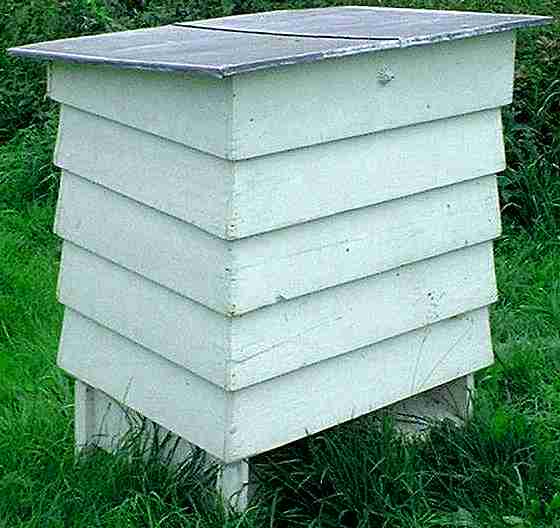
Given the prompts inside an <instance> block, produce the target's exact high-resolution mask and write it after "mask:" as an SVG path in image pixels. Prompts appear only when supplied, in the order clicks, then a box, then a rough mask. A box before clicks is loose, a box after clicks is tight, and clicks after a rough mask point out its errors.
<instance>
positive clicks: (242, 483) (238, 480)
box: [217, 460, 249, 511]
mask: <svg viewBox="0 0 560 528" xmlns="http://www.w3.org/2000/svg"><path fill="white" fill-rule="evenodd" d="M217 485H218V491H219V493H220V494H221V495H222V497H223V499H224V501H225V502H227V503H229V504H230V505H231V506H232V507H233V508H234V509H236V510H237V511H243V510H245V509H246V508H247V503H248V501H249V462H248V461H247V460H240V461H238V462H232V463H231V464H224V465H223V466H222V467H221V469H220V473H219V475H218V483H217Z"/></svg>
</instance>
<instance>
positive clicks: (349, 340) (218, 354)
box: [59, 242, 497, 390]
mask: <svg viewBox="0 0 560 528" xmlns="http://www.w3.org/2000/svg"><path fill="white" fill-rule="evenodd" d="M496 295H497V293H496V284H495V279H494V267H493V258H492V244H491V243H484V244H479V245H476V246H472V247H468V248H465V249H461V250H458V251H454V252H451V253H447V254H444V255H441V256H438V257H434V258H432V259H428V260H424V261H420V262H416V263H413V264H410V265H408V266H404V267H401V268H398V269H395V270H391V271H388V272H385V273H381V274H379V275H375V276H372V277H369V278H367V279H363V280H360V281H354V282H351V283H348V284H345V285H342V286H338V287H336V288H330V289H328V290H324V291H322V292H318V293H315V294H313V295H307V296H304V297H301V298H299V299H294V300H292V301H287V302H283V303H279V304H276V305H274V306H270V307H268V308H263V309H260V310H256V311H254V312H251V313H249V314H246V315H244V316H242V317H238V318H233V319H231V318H228V317H225V316H223V315H221V314H218V313H216V312H214V311H212V310H209V309H207V308H204V307H203V306H202V305H200V304H198V303H196V302H193V301H190V300H189V299H187V298H185V297H181V296H179V295H177V294H175V293H173V292H172V291H170V290H169V289H167V288H163V287H161V286H159V285H157V284H156V283H153V282H151V281H148V280H146V279H144V278H142V277H141V276H140V275H137V274H135V273H131V272H130V271H127V270H125V269H124V268H121V267H120V266H117V265H115V264H112V263H111V262H109V261H107V260H105V259H102V258H100V257H97V256H95V255H94V254H92V253H89V252H87V251H85V250H83V249H80V248H79V247H77V246H74V245H72V244H69V243H68V242H66V243H65V244H64V250H63V259H62V265H61V276H60V282H59V299H60V301H61V302H62V303H63V304H65V305H67V306H69V307H71V308H73V309H75V310H77V311H78V312H80V313H82V314H83V315H85V316H86V317H88V318H90V319H93V320H95V321H97V322H98V323H100V324H102V325H104V326H106V327H108V328H110V329H111V330H113V331H115V332H117V333H119V334H121V335H123V336H125V337H127V338H128V339H131V340H133V341H135V342H137V343H139V344H140V345H143V346H145V347H147V348H149V349H150V350H152V351H153V352H154V353H156V354H160V355H161V356H163V357H165V358H167V359H169V360H170V361H173V362H174V363H176V364H178V365H180V366H183V367H185V368H187V369H189V370H190V371H192V372H194V373H195V374H198V375H199V376H201V377H203V378H205V379H207V380H209V381H211V382H212V383H215V384H217V385H219V386H221V387H224V388H226V389H227V390H238V389H240V388H243V387H246V386H248V385H253V384H256V383H260V382H262V381H265V380H267V379H270V378H273V377H275V376H279V375H282V374H286V373H288V372H291V371H294V370H297V369H299V368H302V367H304V366H307V365H310V364H314V363H318V362H320V361H324V360H325V359H329V358H331V357H334V356H337V355H340V354H343V353H346V352H349V351H351V350H355V349H357V348H361V347H364V346H368V345H371V344H373V343H376V342H378V341H381V340H384V339H387V338H390V337H394V336H396V335H399V334H402V333H406V332H409V331H411V330H414V329H417V328H420V327H423V326H426V325H428V324H432V323H435V322H437V321H440V320H442V319H446V318H449V317H452V316H455V315H458V314H460V313H463V312H466V311H471V310H473V309H476V308H479V307H482V306H486V305H488V304H490V303H493V302H494V301H495V300H496Z"/></svg>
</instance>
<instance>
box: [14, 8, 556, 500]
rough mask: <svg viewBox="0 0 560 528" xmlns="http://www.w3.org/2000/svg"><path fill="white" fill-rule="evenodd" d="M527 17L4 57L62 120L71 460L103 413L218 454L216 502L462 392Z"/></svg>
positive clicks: (225, 33) (123, 44)
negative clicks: (286, 455)
mask: <svg viewBox="0 0 560 528" xmlns="http://www.w3.org/2000/svg"><path fill="white" fill-rule="evenodd" d="M546 21H547V19H545V18H543V17H528V16H519V15H515V16H514V15H491V14H480V13H459V12H433V11H418V10H405V9H383V8H363V7H344V8H329V9H317V10H305V11H280V12H274V13H264V14H258V15H243V16H236V17H227V18H224V19H216V20H209V21H201V22H195V23H185V24H175V25H169V26H164V27H159V28H154V29H143V30H137V31H127V32H122V33H115V34H109V35H100V36H95V37H82V38H76V39H67V40H62V41H55V42H49V43H41V44H33V45H29V46H24V47H21V48H17V49H14V50H12V52H13V53H15V54H18V55H22V56H31V57H36V58H43V59H48V60H49V61H51V63H50V68H49V95H50V97H52V98H53V99H55V100H56V101H59V102H60V103H61V107H62V108H61V117H60V130H59V136H58V143H57V147H56V153H55V163H56V164H57V165H58V166H59V167H61V168H62V171H63V177H62V182H61V192H60V198H59V204H58V211H57V219H56V231H57V233H58V234H59V235H60V236H61V237H62V238H63V239H64V241H65V242H64V248H63V259H62V265H61V273H60V284H59V298H60V301H61V302H62V303H63V304H64V305H65V306H66V307H67V309H66V315H65V321H64V329H63V334H62V338H61V343H60V351H59V364H60V366H61V367H62V368H64V369H65V370H66V371H67V372H69V373H70V374H71V375H73V376H74V377H75V378H76V379H77V380H78V382H77V393H76V395H77V396H76V397H77V405H76V412H77V424H78V428H77V433H78V439H77V441H78V443H79V444H83V443H86V442H89V441H91V440H92V439H93V438H94V436H95V435H96V434H97V432H99V430H100V429H101V428H102V427H103V424H102V423H101V422H102V421H103V420H104V412H103V410H102V407H103V405H105V403H106V402H107V401H110V399H114V400H116V401H117V402H120V403H122V404H124V405H126V406H127V407H128V408H131V409H133V410H135V411H137V412H138V413H140V414H141V415H143V416H146V417H147V418H149V419H151V420H153V421H154V422H156V423H158V424H160V425H162V426H163V427H165V428H167V429H168V430H170V431H172V432H173V433H175V434H177V435H179V436H180V437H182V438H184V439H186V440H188V441H189V442H191V443H194V444H196V445H198V446H200V447H202V448H203V449H204V450H206V451H207V452H208V453H210V454H211V455H213V456H215V457H217V458H218V459H219V460H221V461H223V462H224V463H225V464H226V466H225V468H226V469H225V470H224V475H226V477H225V478H224V482H225V483H224V482H223V483H222V485H223V487H224V490H225V491H224V493H225V494H229V493H231V492H232V490H236V489H239V487H240V485H241V483H242V481H243V480H244V479H245V478H246V468H247V465H246V463H245V462H243V461H244V460H246V459H248V458H250V457H252V456H254V455H255V454H257V453H260V452H263V451H267V450H270V449H272V448H274V447H277V446H280V445H283V444H286V443H288V442H291V441H293V440H296V439H298V438H301V437H303V436H305V435H307V434H309V433H312V432H316V431H320V430H322V429H325V428H327V427H330V426H333V425H335V424H338V423H341V422H343V421H345V420H349V419H351V418H354V417H357V416H360V415H363V414H365V413H369V412H371V411H373V410H376V409H380V408H383V407H385V406H387V405H389V404H393V403H395V402H400V401H403V400H406V399H407V398H410V397H413V396H415V395H417V394H421V393H424V392H425V391H427V390H429V389H434V390H436V391H441V390H442V389H441V388H442V387H460V388H461V387H463V389H465V388H468V387H467V384H468V383H470V382H469V381H468V380H469V376H470V375H471V374H472V373H473V372H475V371H476V370H478V369H480V368H482V367H485V366H487V365H489V364H490V363H491V362H492V351H491V344H490V335H489V326H488V310H487V307H488V305H489V304H491V303H492V302H494V301H495V300H496V285H495V279H494V270H493V260H492V240H493V239H495V238H496V237H497V236H498V235H499V233H500V222H499V208H498V200H497V189H496V178H495V173H496V172H498V171H501V170H502V169H503V168H504V149H503V141H502V127H501V120H500V107H502V106H504V105H506V104H508V103H509V102H510V101H511V96H512V82H513V58H514V30H515V29H516V28H518V27H522V26H528V25H536V24H541V23H544V22H546ZM459 392H460V391H459ZM466 393H467V391H466V390H464V391H463V398H464V395H465V394H466ZM108 398H110V399H108ZM117 430H118V431H119V432H120V426H119V427H117V426H114V427H113V426H110V427H107V426H105V431H106V432H107V433H108V434H109V435H111V434H116V433H117Z"/></svg>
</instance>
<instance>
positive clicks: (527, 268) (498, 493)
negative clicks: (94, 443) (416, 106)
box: [0, 0, 560, 528]
mask: <svg viewBox="0 0 560 528" xmlns="http://www.w3.org/2000/svg"><path fill="white" fill-rule="evenodd" d="M344 3H348V4H354V5H355V4H362V3H363V4H368V5H384V6H400V7H419V8H442V9H460V10H478V11H494V12H519V13H539V14H548V15H552V16H556V17H557V18H558V17H560V1H559V0H495V1H492V0H487V1H481V0H448V1H446V0H424V1H423V0H402V1H397V0H385V1H382V2H381V1H380V2H377V1H370V2H357V1H353V2H335V1H329V0H323V1H319V0H317V1H311V0H309V1H305V0H294V1H272V0H246V1H244V0H223V1H217V0H211V1H208V2H204V1H203V0H191V1H186V0H180V1H179V0H27V1H26V2H23V1H20V0H0V528H2V527H6V528H8V527H9V528H12V527H16V526H17V527H20V526H21V527H41V528H43V527H66V526H72V527H74V526H76V527H78V526H84V527H86V526H87V527H91V526H104V527H113V526H114V527H121V526H122V527H125V526H126V527H129V526H130V527H136V526H142V527H144V526H146V527H156V526H157V527H175V526H177V527H178V526H188V527H190V526H192V527H194V526H201V527H222V526H225V525H227V526H232V527H233V526H241V527H251V526H316V527H319V526H324V527H327V526H352V527H358V526H359V527H366V526H372V527H373V526H391V527H420V526H421V527H428V526H463V527H478V526H480V527H482V526H520V527H555V526H556V527H560V355H559V352H560V252H559V248H558V244H559V240H560V178H559V176H560V169H559V167H560V117H559V116H560V38H559V37H560V24H558V22H557V23H555V24H554V25H552V26H548V27H545V28H541V29H534V30H528V31H522V32H519V40H518V42H519V45H518V60H517V68H516V84H515V96H514V104H513V105H512V106H511V107H510V108H508V109H506V110H505V111H504V123H505V128H506V147H507V156H508V165H509V166H508V169H507V170H506V171H505V172H504V173H503V174H502V175H500V178H499V182H500V192H501V199H502V207H503V214H504V228H505V235H504V237H503V238H502V240H501V241H499V243H498V244H497V256H496V266H497V273H498V280H499V286H500V294H501V300H500V302H499V304H498V305H497V306H496V307H495V309H494V310H493V314H492V316H493V319H492V327H493V336H494V342H495V343H494V345H495V350H496V354H497V363H496V365H495V366H494V367H492V368H490V369H487V370H486V371H484V372H483V373H481V374H480V376H479V379H478V386H479V388H480V389H479V397H478V399H477V409H476V413H475V418H474V419H473V420H472V421H471V422H470V423H469V424H468V425H467V426H466V427H465V428H464V429H457V428H454V427H451V426H449V424H442V425H440V426H438V427H435V428H434V429H433V431H432V432H431V433H430V435H429V436H428V437H427V439H426V441H425V442H410V441H408V442H405V441H403V440H402V439H401V438H399V437H398V435H396V434H395V433H394V431H393V430H392V428H391V427H390V425H391V424H390V423H388V422H386V423H378V422H375V421H374V420H372V419H365V420H359V421H357V422H355V423H352V424H349V425H348V426H345V427H341V428H338V429H336V430H333V431H329V432H327V433H325V434H321V435H318V436H316V437H314V438H311V439H307V440H305V441H301V442H298V443H296V444H294V445H291V446H289V447H287V448H284V449H281V450H278V451H276V452H274V453H272V454H269V455H266V456H263V457H260V458H259V460H258V465H257V476H258V477H259V481H260V482H261V486H260V488H259V491H258V493H257V495H256V497H255V502H254V506H253V507H252V508H251V509H250V510H249V511H248V512H247V513H246V514H245V515H243V516H236V515H231V516H229V517H228V518H227V519H226V517H225V512H224V508H223V507H222V505H221V504H220V502H219V500H218V498H217V497H216V496H215V495H214V494H213V493H212V491H211V487H210V486H205V485H204V484H205V483H207V480H208V479H211V477H212V474H211V472H210V473H209V472H208V471H207V470H204V469H203V468H202V466H201V464H200V460H199V458H198V457H194V458H193V460H188V461H186V462H185V464H184V465H183V466H182V467H180V468H178V469H175V470H169V469H168V468H166V467H165V466H163V465H162V464H160V463H159V462H158V461H157V457H155V456H154V457H151V458H150V457H148V461H147V462H142V461H141V460H143V459H145V458H146V457H145V453H142V446H141V445H139V444H138V443H134V442H133V443H132V444H131V445H130V446H128V448H127V449H123V451H122V452H121V453H119V454H118V455H117V456H108V455H106V454H104V453H95V454H93V455H92V456H89V457H82V458H80V459H79V460H78V462H74V457H73V447H72V421H71V418H72V414H73V410H72V394H71V381H70V380H69V379H68V378H67V377H66V376H65V375H63V374H62V373H61V372H60V371H59V370H58V369H56V367H55V366H54V357H55V353H56V344H57V340H58V333H59V328H60V321H61V309H60V307H59V306H58V305H57V304H56V301H55V287H56V274H57V268H58V257H59V249H60V248H59V242H58V241H57V240H56V238H55V237H54V236H53V235H52V234H51V228H52V217H53V211H54V203H55V200H56V192H57V183H58V172H57V170H56V169H55V168H54V167H53V166H52V164H51V158H52V150H53V145H54V139H55V134H56V122H57V109H56V106H55V105H54V104H53V103H52V102H50V101H48V100H47V99H46V98H45V96H44V94H45V88H46V87H45V68H44V66H43V65H41V64H38V63H34V62H30V61H23V60H18V59H14V58H11V57H9V56H7V55H6V54H5V53H3V52H2V51H1V50H2V49H5V48H8V47H10V46H14V45H18V44H24V43H29V42H36V41H41V40H50V39H56V38H64V37H69V36H76V35H81V34H92V33H98V32H106V31H118V30H123V29H128V28H137V27H144V26H154V25H161V24H165V23H169V22H174V21H179V20H189V19H197V18H207V17H214V16H223V15H229V14H237V13H245V12H253V11H263V10H271V9H286V8H296V9H297V8H305V7H326V6H330V5H342V4H344Z"/></svg>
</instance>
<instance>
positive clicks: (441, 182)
mask: <svg viewBox="0 0 560 528" xmlns="http://www.w3.org/2000/svg"><path fill="white" fill-rule="evenodd" d="M504 169H505V155H504V147H503V139H502V123H501V114H500V110H496V109H493V110H488V111H484V112H476V113H473V114H468V115H462V116H457V117H451V118H449V119H441V120H438V121H432V122H429V123H423V124H419V125H414V126H411V127H406V128H398V129H393V130H389V131H385V132H379V133H375V134H367V135H364V136H358V137H354V138H351V139H345V140H342V141H337V142H331V143H326V144H322V145H317V146H314V147H308V148H304V149H298V150H291V151H288V152H283V153H279V154H274V155H271V156H263V157H259V158H254V159H251V160H247V161H242V162H237V163H236V164H235V180H234V181H235V192H234V194H233V199H232V205H231V209H232V213H231V216H232V221H231V222H230V223H231V225H232V227H231V228H230V234H231V236H235V237H243V236H246V235H252V234H255V233H257V232H261V231H268V230H271V229H277V228H280V227H285V226H287V225H292V224H294V223H300V222H305V221H308V220H313V219H316V218H320V217H323V216H327V215H329V214H334V213H338V212H341V211H347V210H350V209H356V208H359V207H365V206H369V205H373V204H377V203H381V202H384V201H387V200H393V199H395V198H402V197H404V196H408V195H411V194H415V193H418V192H423V191H428V190H430V189H433V188H436V187H443V186H446V185H450V184H454V183H458V182H460V181H464V180H468V179H474V178H477V177H480V176H485V175H487V174H494V173H496V172H500V171H502V170H504Z"/></svg>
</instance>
